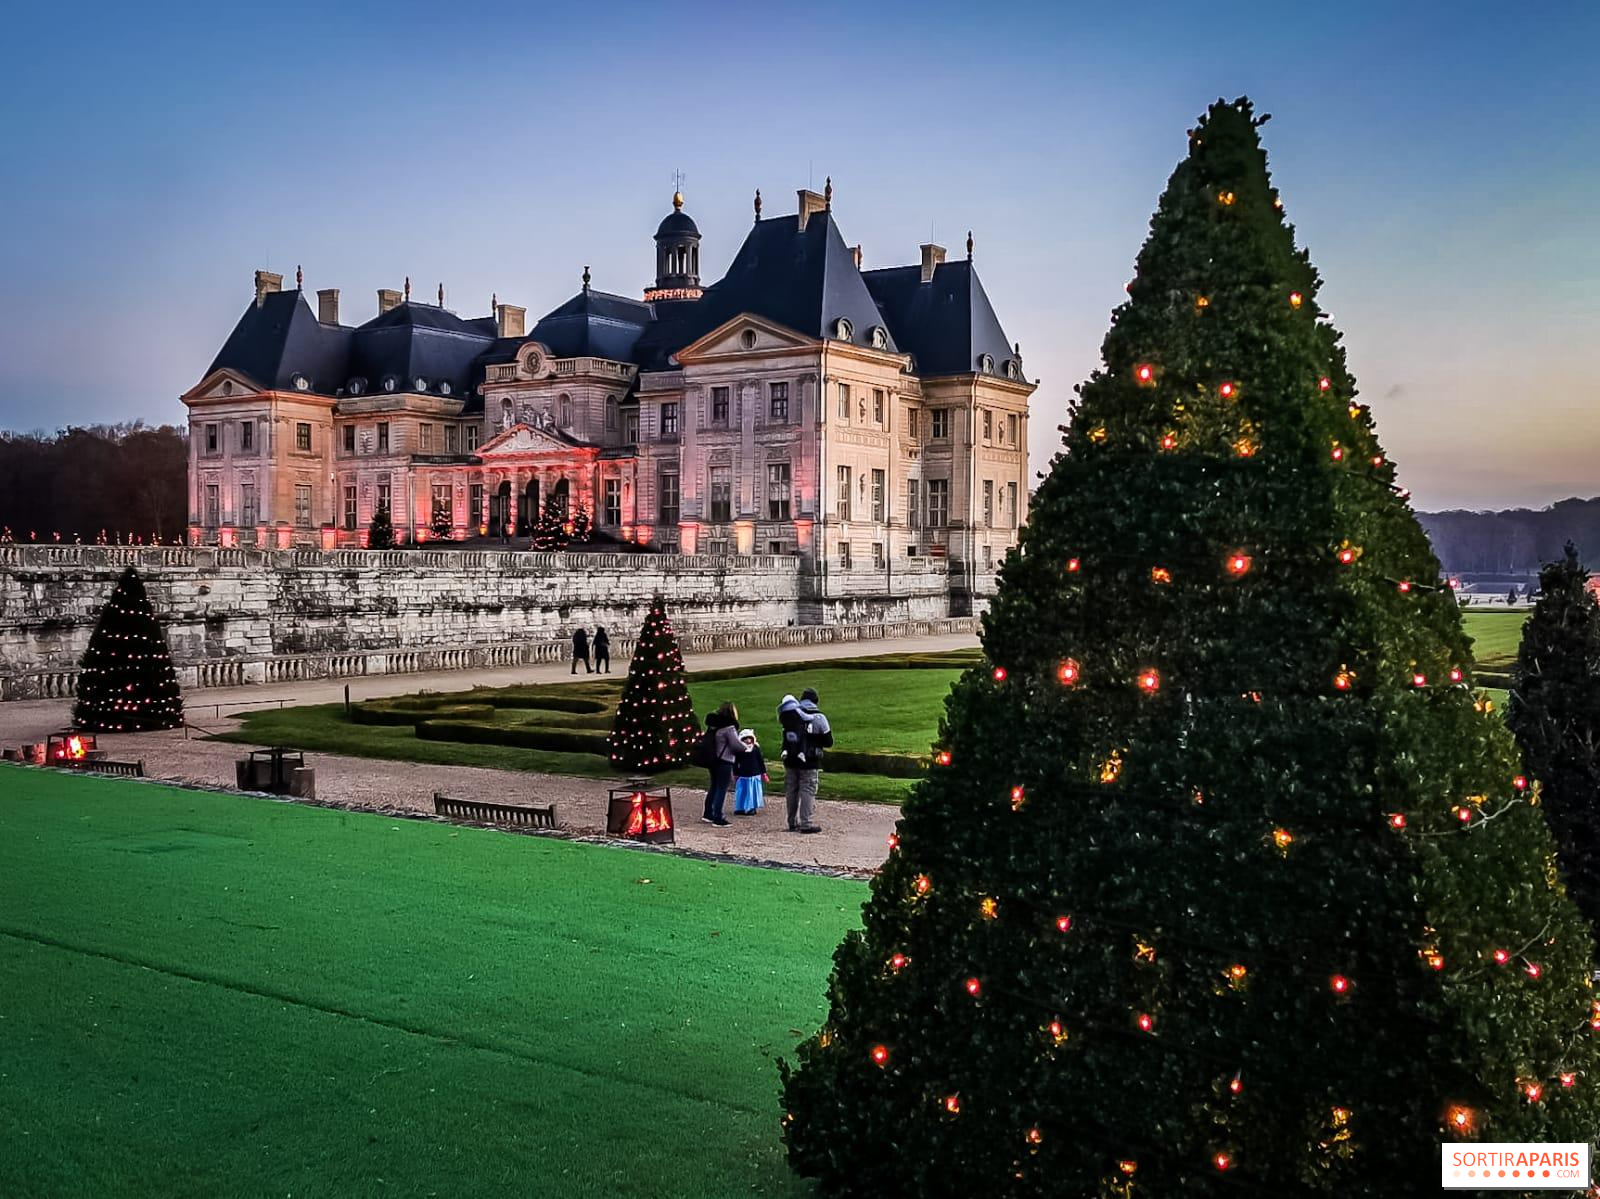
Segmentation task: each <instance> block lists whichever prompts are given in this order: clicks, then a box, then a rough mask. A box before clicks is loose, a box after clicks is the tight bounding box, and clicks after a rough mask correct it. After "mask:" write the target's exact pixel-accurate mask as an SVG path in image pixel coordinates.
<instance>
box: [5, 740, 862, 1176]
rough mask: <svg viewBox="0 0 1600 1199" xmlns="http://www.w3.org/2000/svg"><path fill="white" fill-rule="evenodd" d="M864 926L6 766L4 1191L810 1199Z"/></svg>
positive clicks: (700, 867)
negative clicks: (825, 1027)
mask: <svg viewBox="0 0 1600 1199" xmlns="http://www.w3.org/2000/svg"><path fill="white" fill-rule="evenodd" d="M864 896H865V890H864V888H863V887H862V885H861V884H857V883H850V882H842V881H838V880H833V879H823V878H813V877H807V876H801V875H795V874H788V873H783V872H777V871H762V870H755V869H750V868H744V867H737V866H721V865H711V864H705V863H700V862H695V861H690V860H688V859H684V858H676V857H669V856H664V855H656V854H646V853H640V852H636V851H629V850H623V849H612V848H608V847H595V846H582V845H575V844H571V843H567V842H561V841H555V840H549V839H542V838H534V837H520V836H513V835H507V834H501V833H494V832H488V831H483V830H473V829H454V828H450V827H448V826H443V825H436V824H431V823H420V822H410V821H394V820H390V819H386V818H383V817H378V816H369V815H363V814H352V813H345V812H336V811H329V810H323V809H317V808H306V807H298V806H294V805H289V804H278V803H272V802H269V801H264V800H250V799H241V798H238V797H231V796H224V795H218V794H212V793H205V792H194V791H183V790H178V789H174V788H168V787H163V786H157V785H151V784H139V783H131V782H126V781H118V780H108V779H93V778H79V777H71V776H64V775H56V774H51V773H45V772H35V771H27V770H23V769H20V768H15V767H0V980H3V984H0V1146H4V1151H3V1152H0V1194H4V1195H46V1194H48V1195H85V1196H89V1195H93V1196H114V1195H149V1194H159V1195H163V1196H179V1195H185V1196H186V1195H195V1196H218V1195H269V1194H276V1195H294V1196H323V1195H326V1196H347V1195H381V1194H386V1193H387V1194H394V1195H469V1194H470V1195H502V1194H503V1195H517V1196H525V1195H562V1196H602V1195H604V1196H611V1195H628V1196H631V1195H638V1196H646V1195H649V1196H656V1195H685V1196H701V1195H734V1194H776V1195H801V1194H805V1193H807V1188H806V1187H805V1186H803V1185H802V1184H800V1183H798V1182H797V1181H796V1180H794V1179H793V1178H791V1177H790V1175H789V1174H788V1172H787V1169H786V1167H785V1165H784V1163H783V1160H782V1155H781V1146H780V1144H779V1140H778V1114H779V1113H778V1110H777V1106H776V1104H777V1100H776V1095H777V1089H776V1088H777V1076H776V1071H775V1066H774V1059H775V1057H776V1056H777V1055H778V1054H782V1053H786V1052H788V1051H789V1049H790V1048H791V1046H792V1045H793V1044H794V1043H795V1042H796V1041H797V1040H798V1039H799V1038H800V1037H801V1035H802V1034H803V1033H806V1032H809V1031H810V1030H811V1029H813V1028H814V1027H815V1026H816V1024H817V1023H818V1022H819V1020H820V1019H821V1017H822V1015H823V1013H824V1005H823V985H824V981H825V978H826V974H827V970H828V966H829V959H830V956H831V954H832V951H833V948H834V946H835V944H836V943H837V942H838V940H839V938H840V936H841V934H842V933H843V932H844V930H845V929H846V928H847V927H850V926H852V925H854V924H855V923H856V920H857V912H858V909H859V906H860V903H861V901H862V899H863V898H864Z"/></svg>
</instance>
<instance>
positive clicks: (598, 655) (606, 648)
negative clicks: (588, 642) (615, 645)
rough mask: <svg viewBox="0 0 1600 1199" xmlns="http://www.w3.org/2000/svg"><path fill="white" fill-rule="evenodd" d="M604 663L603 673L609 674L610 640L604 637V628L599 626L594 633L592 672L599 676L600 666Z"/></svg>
mask: <svg viewBox="0 0 1600 1199" xmlns="http://www.w3.org/2000/svg"><path fill="white" fill-rule="evenodd" d="M602 663H604V666H605V673H606V674H610V673H611V638H610V637H608V636H606V626H605V625H601V626H600V627H599V628H597V629H595V631H594V672H595V674H599V673H600V670H601V664H602Z"/></svg>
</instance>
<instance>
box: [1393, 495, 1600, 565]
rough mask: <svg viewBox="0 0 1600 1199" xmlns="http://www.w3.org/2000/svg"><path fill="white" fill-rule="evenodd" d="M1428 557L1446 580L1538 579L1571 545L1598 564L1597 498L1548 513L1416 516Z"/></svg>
mask: <svg viewBox="0 0 1600 1199" xmlns="http://www.w3.org/2000/svg"><path fill="white" fill-rule="evenodd" d="M1418 517H1419V519H1420V520H1421V521H1422V527H1423V528H1424V529H1426V530H1427V531H1428V537H1429V538H1430V539H1431V540H1432V541H1433V552H1434V553H1436V554H1438V555H1439V561H1440V562H1442V563H1444V568H1445V570H1446V571H1448V572H1449V573H1451V574H1508V575H1523V574H1537V573H1538V570H1539V567H1540V566H1542V565H1544V564H1545V563H1546V562H1555V561H1557V560H1559V559H1560V558H1561V556H1562V547H1563V546H1564V545H1566V543H1567V542H1569V541H1571V542H1572V543H1573V544H1575V545H1576V546H1577V547H1578V552H1579V553H1580V554H1581V555H1583V557H1584V558H1585V559H1586V560H1588V561H1589V562H1591V563H1600V497H1595V498H1592V499H1587V500H1580V499H1568V500H1562V501H1561V502H1560V503H1558V504H1551V505H1550V507H1548V508H1539V509H1537V510H1535V509H1532V508H1506V509H1504V510H1502V511H1500V512H1466V511H1462V510H1459V509H1457V510H1454V511H1450V512H1422V513H1418Z"/></svg>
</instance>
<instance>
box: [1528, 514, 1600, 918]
mask: <svg viewBox="0 0 1600 1199" xmlns="http://www.w3.org/2000/svg"><path fill="white" fill-rule="evenodd" d="M1588 581H1589V572H1588V571H1586V570H1585V569H1584V568H1583V567H1582V566H1581V565H1580V564H1579V562H1578V551H1577V548H1576V547H1575V546H1574V545H1573V544H1572V543H1571V542H1570V541H1569V542H1567V547H1566V556H1565V558H1564V559H1563V560H1562V561H1560V562H1552V563H1551V564H1550V565H1548V566H1546V567H1545V568H1544V569H1543V570H1541V571H1540V572H1539V599H1538V602H1537V603H1536V604H1535V605H1534V608H1533V613H1532V615H1530V616H1529V617H1528V621H1527V623H1526V624H1525V625H1523V626H1522V647H1521V649H1520V650H1519V651H1518V653H1517V662H1516V665H1515V666H1514V667H1513V668H1512V671H1511V704H1510V708H1509V711H1508V712H1507V715H1506V723H1507V724H1509V725H1510V726H1511V731H1512V733H1513V734H1515V735H1516V738H1517V743H1518V744H1519V745H1520V746H1521V747H1522V761H1523V765H1524V766H1525V767H1526V768H1527V772H1528V774H1529V775H1530V776H1531V777H1532V778H1533V779H1534V781H1535V784H1536V785H1537V786H1538V787H1539V788H1540V793H1541V796H1542V798H1543V806H1544V815H1545V819H1546V820H1548V821H1549V822H1550V828H1551V830H1552V831H1553V832H1554V833H1555V837H1556V853H1557V855H1558V856H1559V857H1560V860H1561V872H1562V874H1563V875H1564V876H1565V878H1566V880H1567V892H1568V894H1570V895H1571V896H1572V899H1573V902H1574V903H1576V904H1577V905H1578V908H1579V910H1581V911H1582V912H1583V914H1584V915H1585V916H1587V917H1588V919H1589V923H1590V924H1591V925H1593V926H1594V927H1595V928H1596V929H1600V604H1596V603H1595V597H1594V593H1593V592H1592V591H1590V590H1589V587H1588Z"/></svg>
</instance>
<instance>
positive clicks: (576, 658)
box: [572, 628, 594, 674]
mask: <svg viewBox="0 0 1600 1199" xmlns="http://www.w3.org/2000/svg"><path fill="white" fill-rule="evenodd" d="M579 662H582V663H583V673H584V674H593V673H594V669H593V668H592V667H591V666H590V665H589V630H588V629H582V628H580V629H579V630H578V631H577V632H576V633H574V634H573V635H572V673H573V674H577V673H578V663H579Z"/></svg>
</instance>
